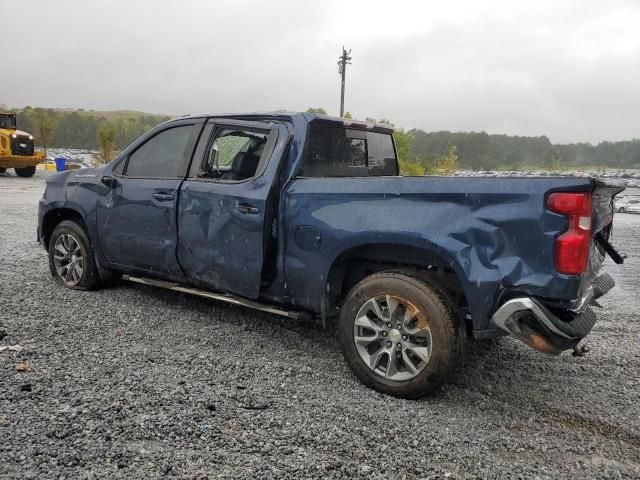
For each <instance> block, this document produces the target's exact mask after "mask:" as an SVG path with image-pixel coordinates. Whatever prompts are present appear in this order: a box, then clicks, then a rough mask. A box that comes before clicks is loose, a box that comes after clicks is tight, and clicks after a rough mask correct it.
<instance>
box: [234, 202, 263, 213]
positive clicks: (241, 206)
mask: <svg viewBox="0 0 640 480" xmlns="http://www.w3.org/2000/svg"><path fill="white" fill-rule="evenodd" d="M236 209H237V210H238V211H239V212H240V213H243V214H245V215H257V214H258V213H260V209H259V208H258V207H254V206H253V205H249V204H248V203H238V205H237V206H236Z"/></svg>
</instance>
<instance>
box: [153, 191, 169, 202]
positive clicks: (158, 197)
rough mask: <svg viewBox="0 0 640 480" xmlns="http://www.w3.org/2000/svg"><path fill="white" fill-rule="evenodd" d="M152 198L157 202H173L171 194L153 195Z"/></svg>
mask: <svg viewBox="0 0 640 480" xmlns="http://www.w3.org/2000/svg"><path fill="white" fill-rule="evenodd" d="M152 197H153V198H155V199H156V200H158V201H159V202H170V201H171V200H173V195H172V194H171V193H154V194H153V195H152Z"/></svg>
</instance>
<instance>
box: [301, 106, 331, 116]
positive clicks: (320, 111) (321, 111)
mask: <svg viewBox="0 0 640 480" xmlns="http://www.w3.org/2000/svg"><path fill="white" fill-rule="evenodd" d="M305 113H316V114H318V115H326V114H327V111H326V110H325V109H324V108H322V107H309V108H307V110H306V111H305Z"/></svg>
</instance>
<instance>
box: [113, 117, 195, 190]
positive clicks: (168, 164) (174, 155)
mask: <svg viewBox="0 0 640 480" xmlns="http://www.w3.org/2000/svg"><path fill="white" fill-rule="evenodd" d="M194 132H195V126H194V125H181V126H178V127H173V128H169V129H167V130H163V131H162V132H160V133H158V134H157V135H155V136H153V137H151V138H150V139H149V140H147V141H146V142H145V143H143V144H142V145H141V146H140V147H138V149H137V150H136V151H135V152H133V153H132V154H131V155H130V156H129V161H128V162H127V170H126V175H127V176H130V177H146V178H154V177H155V178H163V177H169V178H172V177H179V176H181V174H182V169H183V168H184V166H185V165H186V164H187V163H188V161H189V158H190V157H191V150H192V149H193V136H194Z"/></svg>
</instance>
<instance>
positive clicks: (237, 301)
mask: <svg viewBox="0 0 640 480" xmlns="http://www.w3.org/2000/svg"><path fill="white" fill-rule="evenodd" d="M122 279H123V280H128V281H130V282H135V283H141V284H143V285H150V286H152V287H160V288H165V289H167V290H173V291H174V292H182V293H190V294H191V295H196V296H198V297H204V298H211V299H213V300H220V301H222V302H227V303H231V304H233V305H241V306H243V307H248V308H253V309H254V310H260V311H261V312H267V313H272V314H274V315H280V316H281V317H287V318H290V319H292V320H304V319H306V318H308V314H307V313H306V312H294V311H288V310H281V309H280V308H277V307H273V306H271V305H268V304H265V303H259V302H254V301H253V300H247V299H246V298H242V297H235V296H233V295H230V294H225V293H213V292H208V291H206V290H200V289H198V288H192V287H185V286H183V285H181V284H179V283H172V282H165V281H163V280H155V279H151V278H139V277H132V276H131V275H122Z"/></svg>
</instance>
